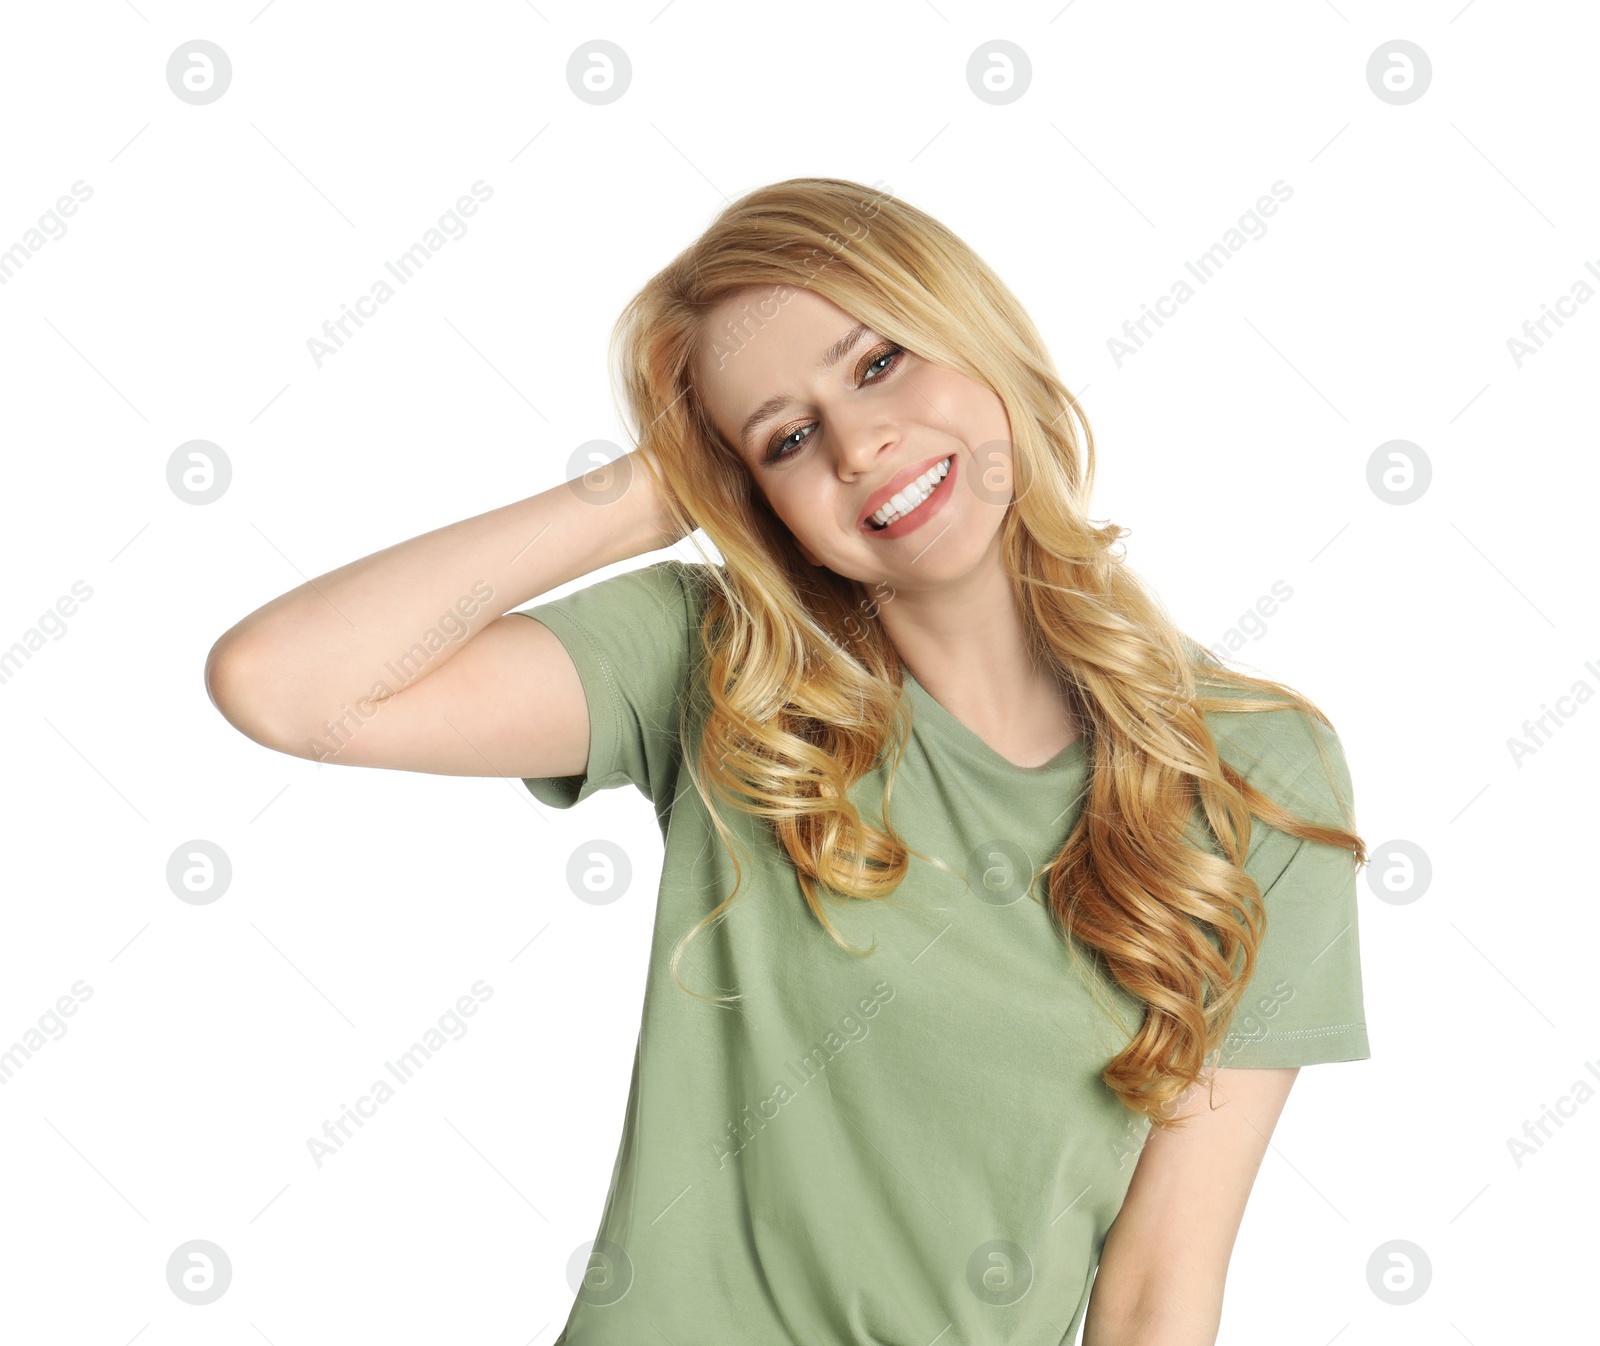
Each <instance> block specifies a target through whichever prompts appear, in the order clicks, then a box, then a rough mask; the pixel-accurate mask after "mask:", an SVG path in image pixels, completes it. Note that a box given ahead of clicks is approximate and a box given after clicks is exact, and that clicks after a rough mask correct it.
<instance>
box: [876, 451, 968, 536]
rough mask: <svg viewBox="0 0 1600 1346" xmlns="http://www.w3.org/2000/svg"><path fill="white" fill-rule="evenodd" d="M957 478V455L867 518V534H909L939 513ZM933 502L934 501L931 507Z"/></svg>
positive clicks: (919, 478)
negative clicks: (955, 476)
mask: <svg viewBox="0 0 1600 1346" xmlns="http://www.w3.org/2000/svg"><path fill="white" fill-rule="evenodd" d="M954 475H955V455H954V454H951V455H950V456H949V457H948V458H946V459H944V460H943V461H942V462H939V463H936V464H934V466H933V467H931V468H929V469H928V471H926V472H924V473H923V474H922V476H920V477H918V478H917V479H916V480H915V481H913V482H912V483H911V484H910V485H908V486H904V487H902V488H901V489H900V490H899V491H897V492H896V493H895V494H894V495H893V496H891V497H890V498H889V500H888V501H887V502H886V503H885V504H884V505H883V506H882V508H880V509H879V510H878V511H877V512H876V513H875V514H872V515H870V516H869V517H868V519H867V531H868V532H869V533H875V534H877V535H879V536H880V537H881V536H883V535H884V534H889V535H890V536H893V537H899V536H900V535H901V534H902V533H908V532H910V531H911V529H913V528H915V527H916V526H917V525H918V524H920V523H922V522H923V521H924V520H925V519H926V518H927V517H928V516H929V515H932V514H934V513H935V512H936V511H937V506H938V504H942V503H943V502H944V500H945V499H946V498H948V496H949V494H950V490H951V486H950V485H949V484H948V483H949V482H950V479H951V477H953V476H954ZM930 502H935V504H934V507H933V508H929V505H930Z"/></svg>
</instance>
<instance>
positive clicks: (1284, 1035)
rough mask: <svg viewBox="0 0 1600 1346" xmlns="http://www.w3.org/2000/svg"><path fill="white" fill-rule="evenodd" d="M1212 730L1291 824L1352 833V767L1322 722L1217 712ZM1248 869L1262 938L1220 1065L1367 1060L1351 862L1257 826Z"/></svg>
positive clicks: (1281, 713)
mask: <svg viewBox="0 0 1600 1346" xmlns="http://www.w3.org/2000/svg"><path fill="white" fill-rule="evenodd" d="M1218 725H1220V726H1222V727H1221V728H1217V726H1218ZM1213 727H1214V729H1216V736H1217V739H1218V747H1219V751H1220V752H1221V753H1222V755H1223V756H1224V757H1225V758H1226V759H1227V760H1228V762H1229V763H1230V764H1231V765H1232V766H1234V767H1235V768H1236V769H1237V770H1238V771H1239V772H1241V773H1242V774H1243V775H1244V777H1245V778H1246V779H1247V780H1248V781H1249V782H1250V784H1252V785H1253V786H1255V788H1256V789H1258V790H1260V791H1262V792H1263V793H1264V794H1267V795H1268V796H1270V797H1271V798H1273V799H1274V800H1276V801H1277V802H1278V803H1279V804H1281V805H1282V806H1283V807H1284V808H1285V809H1287V810H1288V811H1289V812H1290V813H1292V814H1294V815H1295V816H1296V817H1298V818H1301V819H1304V820H1306V821H1308V822H1312V823H1320V824H1324V825H1329V826H1342V827H1345V828H1348V829H1350V830H1354V829H1353V828H1351V826H1350V819H1351V817H1352V816H1353V814H1352V813H1347V812H1346V806H1348V807H1349V809H1350V810H1353V809H1354V806H1355V800H1354V792H1353V788H1352V785H1351V781H1350V772H1349V767H1348V765H1347V763H1346V761H1345V755H1344V749H1343V745H1342V744H1341V743H1340V742H1339V738H1338V736H1337V735H1336V734H1335V733H1334V732H1333V730H1332V729H1330V728H1329V727H1328V726H1327V725H1325V724H1323V723H1322V722H1321V721H1320V720H1318V719H1316V718H1315V717H1313V716H1310V715H1308V714H1306V713H1305V712H1303V711H1299V710H1295V709H1285V710H1271V711H1259V712H1244V713H1241V712H1225V713H1223V714H1221V715H1220V716H1219V717H1218V719H1217V720H1216V721H1214V722H1213ZM1224 740H1226V741H1224ZM1319 744H1320V745H1321V749H1322V752H1321V754H1319V752H1318V745H1319ZM1324 756H1325V757H1326V764H1324ZM1335 790H1337V794H1336V793H1335ZM1341 800H1342V801H1343V802H1342V803H1341ZM1244 868H1245V872H1246V873H1248V874H1249V875H1250V876H1251V878H1253V879H1255V881H1256V883H1257V885H1258V886H1259V887H1260V889H1261V899H1262V903H1263V906H1264V907H1265V909H1266V934H1265V936H1264V937H1263V939H1262V942H1261V945H1260V947H1259V948H1258V950H1257V953H1256V966H1255V970H1254V972H1253V973H1252V975H1251V978H1250V981H1249V983H1248V985H1247V986H1246V988H1245V994H1244V998H1243V999H1242V1000H1240V1002H1239V1004H1238V1006H1237V1007H1236V1008H1235V1010H1234V1014H1233V1018H1232V1020H1231V1022H1230V1024H1229V1029H1228V1035H1227V1038H1226V1039H1225V1040H1224V1042H1223V1045H1222V1047H1221V1050H1220V1052H1218V1053H1217V1054H1216V1058H1217V1059H1216V1064H1217V1065H1218V1066H1219V1067H1222V1068H1248V1067H1256V1068H1266V1067H1272V1066H1308V1065H1315V1064H1317V1063H1319V1062H1327V1061H1360V1060H1365V1059H1367V1058H1368V1057H1370V1056H1371V1055H1372V1053H1371V1050H1370V1049H1369V1047H1368V1044H1367V1024H1366V1013H1365V1009H1364V1005H1363V1001H1362V990H1361V949H1360V939H1359V930H1358V922H1357V916H1356V864H1355V856H1354V854H1353V853H1352V852H1349V851H1343V850H1340V849H1339V848H1338V847H1337V846H1330V845H1326V844H1324V843H1322V842H1317V841H1307V840H1304V839H1302V838H1300V837H1296V836H1291V835H1290V834H1289V833H1287V832H1282V831H1279V830H1278V829H1277V828H1275V827H1269V826H1268V825H1267V824H1266V823H1264V822H1263V821H1262V820H1261V819H1260V818H1255V819H1252V824H1251V832H1250V849H1249V852H1248V854H1247V856H1246V859H1245V865H1244Z"/></svg>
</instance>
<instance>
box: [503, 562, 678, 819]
mask: <svg viewBox="0 0 1600 1346" xmlns="http://www.w3.org/2000/svg"><path fill="white" fill-rule="evenodd" d="M704 568H705V567H704V565H703V564H701V565H696V564H690V563H687V562H684V561H678V560H666V561H658V562H656V563H655V564H654V565H648V566H644V567H642V568H640V569H637V570H630V571H626V572H624V573H623V574H620V575H612V576H610V577H609V578H607V579H603V580H599V581H597V582H596V583H594V584H591V585H589V586H588V587H587V588H583V589H577V590H575V591H573V592H572V593H569V594H567V595H565V596H564V597H561V598H556V599H552V600H550V601H549V602H545V603H540V604H537V605H536V606H534V607H531V608H519V609H517V610H516V613H515V614H514V615H516V616H521V617H531V618H533V619H534V620H535V621H537V622H540V623H542V624H543V625H545V626H547V627H549V629H550V630H551V631H553V632H554V633H555V635H556V638H557V639H558V640H560V641H561V643H562V645H563V646H564V647H565V648H566V651H567V653H568V654H569V655H571V656H572V662H573V664H574V665H575V666H576V668H577V670H578V678H579V680H580V681H581V682H582V684H583V695H584V699H585V700H586V701H587V703H588V708H589V761H588V764H587V766H586V767H585V769H584V771H583V772H581V773H580V774H578V775H576V776H540V777H523V778H522V783H523V784H524V785H526V786H527V787H528V790H529V791H530V792H531V793H532V794H533V796H534V798H536V799H538V800H540V801H542V802H543V803H546V804H549V805H550V806H551V807H553V808H558V809H569V808H571V807H572V806H573V805H574V804H577V803H580V802H581V801H583V800H585V799H587V798H588V797H589V796H590V795H591V794H593V793H594V792H595V791H596V790H610V789H614V788H616V787H618V786H622V785H630V784H631V785H634V786H637V787H638V789H639V791H640V793H642V794H643V795H644V796H645V797H646V798H647V799H650V800H651V801H652V802H654V803H655V804H656V806H657V811H658V812H661V811H662V810H663V809H665V808H670V804H669V803H668V801H669V800H670V796H671V792H672V791H673V790H674V789H675V788H676V780H677V774H678V765H679V763H680V762H681V760H682V755H683V754H682V750H681V749H680V747H679V743H678V705H679V702H680V700H681V699H682V697H683V696H684V694H685V693H686V691H687V684H688V680H689V678H690V676H691V668H692V659H691V655H690V650H691V648H692V641H693V640H694V639H695V634H696V628H697V624H698V620H697V619H698V614H697V612H696V611H695V605H694V602H693V594H694V593H695V592H696V591H697V585H698V584H699V583H700V577H699V575H698V573H697V572H699V571H701V570H703V569H704ZM663 816H664V815H663Z"/></svg>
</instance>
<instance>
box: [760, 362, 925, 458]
mask: <svg viewBox="0 0 1600 1346" xmlns="http://www.w3.org/2000/svg"><path fill="white" fill-rule="evenodd" d="M905 349H906V348H905V347H904V346H895V345H890V346H888V347H886V348H885V349H884V350H882V351H880V352H879V353H878V354H877V355H874V356H873V357H872V359H870V360H868V361H867V363H866V367H865V369H863V371H862V378H861V381H862V383H876V382H877V381H878V379H880V378H882V377H883V376H884V375H885V374H887V373H888V372H889V370H891V369H892V368H894V362H895V361H896V360H898V359H899V358H900V356H902V355H904V354H905ZM879 366H882V367H881V368H880V367H879ZM873 371H876V376H875V377H871V378H869V377H867V376H868V375H869V374H872V373H873ZM811 428H812V427H811V426H810V425H802V426H798V427H797V428H795V429H793V430H791V431H790V432H789V433H788V434H786V435H784V436H783V437H782V438H781V439H775V440H773V441H772V445H771V447H770V449H769V450H768V452H767V461H768V462H769V463H775V462H777V461H778V460H779V459H780V458H790V457H793V456H794V453H795V451H796V450H797V449H798V448H799V447H800V445H801V444H803V443H804V442H805V441H804V440H799V441H797V442H796V443H795V444H794V445H793V446H792V447H789V448H785V447H784V446H785V445H787V444H789V441H790V440H792V439H794V438H795V436H797V435H799V434H801V433H802V432H804V431H806V430H810V429H811Z"/></svg>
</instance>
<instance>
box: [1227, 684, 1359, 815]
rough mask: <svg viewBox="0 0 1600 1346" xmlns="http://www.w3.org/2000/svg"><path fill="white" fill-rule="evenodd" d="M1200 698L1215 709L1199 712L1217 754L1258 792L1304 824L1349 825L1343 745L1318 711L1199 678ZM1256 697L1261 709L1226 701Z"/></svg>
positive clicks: (1349, 787)
mask: <svg viewBox="0 0 1600 1346" xmlns="http://www.w3.org/2000/svg"><path fill="white" fill-rule="evenodd" d="M1196 683H1197V688H1196V690H1197V691H1198V692H1199V694H1200V695H1201V696H1202V697H1204V698H1207V699H1208V700H1210V701H1212V702H1220V703H1224V704H1222V705H1214V706H1213V707H1212V708H1210V709H1207V710H1204V711H1203V712H1202V714H1203V716H1204V719H1205V722H1206V727H1207V728H1208V729H1209V730H1210V731H1211V736H1212V738H1213V739H1214V740H1215V742H1216V745H1217V753H1218V755H1219V756H1220V757H1222V758H1223V759H1224V760H1225V761H1226V762H1227V763H1228V765H1230V766H1231V767H1233V768H1234V770H1236V771H1237V772H1239V774H1240V775H1242V776H1243V777H1244V778H1245V779H1246V780H1247V781H1249V783H1250V784H1251V785H1253V786H1255V787H1256V789H1258V790H1260V791H1262V792H1263V793H1265V794H1267V795H1269V796H1271V797H1272V798H1273V799H1275V800H1277V801H1278V803H1280V804H1281V805H1282V806H1283V807H1284V808H1286V809H1288V810H1289V811H1290V812H1292V813H1295V814H1297V815H1298V816H1300V817H1302V818H1306V819H1307V820H1308V821H1312V822H1317V823H1323V824H1326V825H1328V826H1344V825H1346V824H1347V823H1348V812H1347V809H1348V807H1349V806H1350V805H1351V804H1352V783H1351V779H1350V768H1349V763H1348V761H1347V760H1346V757H1345V751H1344V744H1343V743H1342V742H1341V741H1340V738H1339V735H1338V733H1337V731H1336V730H1335V729H1334V728H1333V726H1332V724H1330V723H1329V722H1328V721H1327V720H1326V719H1324V718H1323V717H1322V715H1321V714H1319V713H1318V712H1317V711H1316V710H1308V709H1306V708H1304V707H1302V706H1298V705H1292V704H1283V703H1282V698H1281V697H1280V696H1277V695H1273V694H1270V693H1265V692H1257V691H1255V690H1254V689H1250V688H1241V687H1235V686H1233V685H1232V684H1229V683H1221V682H1217V681H1214V680H1210V679H1205V678H1203V677H1197V679H1196ZM1256 699H1260V700H1262V701H1270V702H1274V703H1277V704H1275V705H1273V706H1272V707H1271V708H1269V709H1265V710H1245V709H1235V708H1232V707H1230V706H1228V705H1227V704H1226V703H1230V702H1249V701H1252V700H1256Z"/></svg>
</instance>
